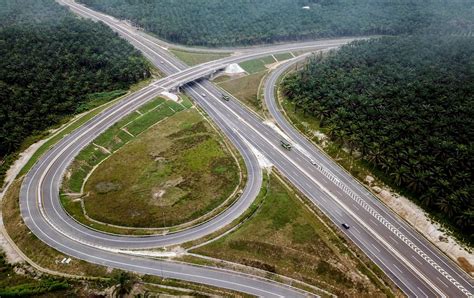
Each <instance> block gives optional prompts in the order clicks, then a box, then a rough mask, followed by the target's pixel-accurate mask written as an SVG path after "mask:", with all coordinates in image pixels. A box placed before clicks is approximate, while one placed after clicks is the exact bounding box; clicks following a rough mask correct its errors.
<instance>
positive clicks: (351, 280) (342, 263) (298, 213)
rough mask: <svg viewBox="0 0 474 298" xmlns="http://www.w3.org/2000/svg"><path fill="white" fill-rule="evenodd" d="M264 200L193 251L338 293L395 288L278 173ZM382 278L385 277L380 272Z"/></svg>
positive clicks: (372, 293) (378, 292) (381, 292)
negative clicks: (240, 220)
mask: <svg viewBox="0 0 474 298" xmlns="http://www.w3.org/2000/svg"><path fill="white" fill-rule="evenodd" d="M265 187H266V188H265V196H264V199H263V203H261V205H260V206H259V208H258V209H257V210H256V212H255V214H254V215H253V216H252V217H251V218H250V219H249V220H248V221H246V222H244V223H243V224H242V225H241V226H240V227H239V228H238V229H237V230H235V231H233V232H231V233H230V234H228V235H225V236H223V237H222V238H219V239H217V240H215V241H213V242H211V243H209V244H207V245H205V246H202V247H198V248H196V249H194V250H192V251H191V252H193V253H196V254H201V255H205V256H209V257H213V258H217V259H223V260H227V261H231V262H236V263H240V264H243V265H247V266H250V267H255V268H258V269H262V270H265V271H268V272H270V273H276V274H280V275H284V276H288V277H292V278H294V279H297V280H300V281H303V282H305V283H308V284H311V285H315V286H317V287H320V288H322V289H325V290H327V291H329V292H331V293H333V294H336V295H343V296H361V295H362V296H372V297H373V296H377V295H386V294H389V293H390V292H391V290H390V289H389V288H387V287H386V286H385V285H383V282H382V281H381V280H382V279H379V278H378V277H377V276H376V274H377V275H378V274H379V273H376V274H374V273H373V272H371V271H370V270H369V269H368V268H367V267H366V265H364V263H363V262H362V261H361V260H360V259H358V258H357V257H355V256H354V255H353V254H352V253H351V251H350V249H349V247H348V246H347V244H346V242H345V240H344V238H342V237H340V236H338V235H337V234H336V233H335V232H334V231H333V230H332V228H330V227H329V226H328V225H327V224H325V223H324V222H323V221H322V219H321V217H319V216H317V215H315V213H313V212H312V211H311V210H309V209H308V207H307V206H306V205H305V204H304V203H303V202H302V201H301V200H300V199H299V198H298V197H297V196H296V195H295V193H294V191H293V190H291V189H289V188H287V186H286V185H285V184H284V183H283V182H282V181H281V180H280V179H279V178H277V176H276V175H275V174H272V175H270V176H269V180H267V183H266V184H265ZM379 277H380V278H383V275H380V276H379Z"/></svg>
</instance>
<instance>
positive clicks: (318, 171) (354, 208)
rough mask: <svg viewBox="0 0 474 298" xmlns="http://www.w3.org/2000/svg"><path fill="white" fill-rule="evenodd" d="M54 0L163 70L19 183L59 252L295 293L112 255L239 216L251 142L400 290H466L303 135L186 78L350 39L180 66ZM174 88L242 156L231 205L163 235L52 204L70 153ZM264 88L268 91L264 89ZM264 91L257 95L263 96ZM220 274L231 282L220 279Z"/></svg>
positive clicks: (253, 173)
mask: <svg viewBox="0 0 474 298" xmlns="http://www.w3.org/2000/svg"><path fill="white" fill-rule="evenodd" d="M61 2H62V3H63V4H66V5H68V6H69V7H71V9H72V10H73V11H74V12H76V13H78V14H80V15H83V16H85V17H91V18H95V19H96V20H102V21H104V22H105V23H106V24H107V25H109V26H111V27H112V28H113V29H114V30H116V31H117V32H118V33H119V34H120V35H122V36H123V37H124V38H126V39H127V40H129V41H130V42H131V43H132V44H133V45H134V46H136V47H137V48H138V49H140V50H141V51H142V52H143V53H144V54H145V55H146V56H147V57H148V58H149V59H150V60H151V61H152V62H153V63H154V64H155V65H156V66H157V67H159V68H160V69H161V70H162V71H163V72H164V73H165V74H167V75H168V76H167V77H165V78H163V79H161V80H158V81H156V82H154V83H153V84H151V85H150V86H148V87H146V88H144V89H142V90H140V91H138V92H136V93H134V94H131V95H129V96H127V97H126V98H125V99H124V100H122V101H120V102H119V103H118V104H116V105H114V106H113V107H111V108H109V109H107V110H106V111H104V112H103V113H101V114H100V115H98V116H97V117H95V118H93V119H91V120H90V121H89V122H87V123H86V124H85V125H83V126H82V127H80V128H79V129H77V130H76V131H74V132H73V133H71V134H70V135H68V136H67V137H66V138H64V139H63V140H61V141H60V142H59V143H58V144H57V145H56V146H54V147H53V148H52V149H51V150H50V151H48V152H47V153H46V154H45V155H44V156H43V157H42V158H41V159H40V160H39V161H38V163H37V164H36V165H35V166H34V167H33V169H32V170H31V171H30V172H29V173H28V174H27V176H26V177H25V180H24V182H23V184H22V189H21V194H20V208H21V212H22V216H23V218H24V220H25V223H26V224H27V225H28V227H29V228H30V229H31V230H32V231H33V233H34V234H35V235H36V236H38V238H40V239H41V240H43V241H44V242H46V243H47V244H48V245H50V246H52V247H54V248H55V249H57V250H59V251H61V252H63V253H65V254H68V255H71V256H74V257H77V258H80V259H84V260H86V261H90V262H93V263H98V264H104V265H107V266H111V267H115V268H122V269H127V270H132V271H136V272H141V273H150V274H156V275H166V276H167V277H172V278H177V279H183V280H190V281H196V282H201V283H206V284H210V285H214V286H219V287H224V288H229V289H233V290H237V291H242V292H246V293H250V294H254V295H259V296H270V295H276V296H278V295H283V296H296V295H301V294H303V293H301V292H299V291H297V290H295V289H292V288H288V287H286V286H284V285H281V284H277V283H274V282H270V281H267V280H263V279H258V278H252V277H249V276H243V275H241V274H238V273H234V272H226V274H223V273H222V272H221V270H215V269H209V268H197V267H194V266H190V265H184V264H176V263H168V262H161V261H157V260H149V259H143V258H137V257H132V256H129V255H125V254H120V253H119V252H120V251H121V250H122V251H123V250H128V249H137V248H149V247H158V246H167V245H172V244H179V243H182V242H185V241H189V240H192V239H197V238H200V237H202V236H204V235H207V234H209V233H212V232H213V231H215V230H217V229H219V228H220V227H223V226H225V225H226V224H228V223H230V222H231V221H232V220H233V219H235V218H237V217H238V216H239V215H240V214H242V213H243V212H244V211H245V210H246V209H247V208H248V206H249V205H250V204H251V202H252V201H253V199H254V198H255V196H256V194H257V193H258V190H259V189H260V186H261V175H262V174H261V170H260V168H259V166H258V162H257V160H256V158H255V156H254V154H253V152H252V151H251V150H250V148H249V146H248V144H251V146H253V147H254V148H255V149H257V150H258V151H260V152H261V153H262V154H264V155H265V156H266V157H267V158H268V159H269V160H270V161H271V162H272V163H273V164H274V165H275V167H276V168H278V169H279V170H280V172H282V173H283V175H285V176H286V177H287V178H288V179H289V180H290V181H291V182H292V183H293V184H294V185H295V186H296V187H297V188H298V189H299V190H300V191H301V192H302V193H304V194H305V195H307V197H308V198H309V199H310V200H311V201H313V202H314V203H315V204H316V205H317V206H318V207H319V208H320V209H321V210H323V211H324V212H325V213H326V214H327V215H328V217H329V218H331V219H332V220H333V221H334V222H335V223H336V224H338V225H339V224H340V223H342V222H347V223H349V224H350V225H351V229H350V230H348V231H346V234H347V236H348V237H349V238H350V239H352V240H353V241H354V243H356V244H357V245H358V246H359V247H360V248H361V249H362V250H363V251H364V252H365V253H367V255H368V256H369V257H371V258H372V259H373V260H374V261H375V262H376V263H377V264H379V266H380V267H381V268H382V269H383V270H384V271H385V272H386V273H387V275H388V276H390V277H391V278H392V279H393V280H394V282H395V283H396V284H397V285H398V286H399V287H400V288H401V289H402V290H403V291H404V292H405V293H407V294H408V295H410V296H419V297H423V296H430V297H431V296H450V297H460V296H463V295H464V296H466V295H472V294H471V293H472V292H473V285H472V279H469V277H467V275H466V274H463V273H462V272H460V269H459V268H457V266H455V264H454V263H452V262H450V261H449V260H448V259H447V258H446V257H444V255H442V253H440V252H439V251H437V250H436V249H434V248H433V247H432V246H431V245H430V244H429V243H427V241H426V240H424V238H423V237H422V236H421V235H418V234H417V233H416V232H415V231H414V230H413V229H412V228H411V227H409V226H408V225H406V224H405V223H404V222H403V221H402V220H400V219H399V218H397V217H396V216H394V215H392V213H391V212H390V211H389V210H387V209H386V208H385V207H384V206H382V205H381V204H380V203H378V201H377V200H376V199H375V198H373V197H371V195H370V193H368V192H367V190H365V189H364V188H363V187H362V186H361V185H359V184H357V182H355V181H354V180H353V179H352V178H351V177H350V176H349V175H347V173H345V172H344V171H342V170H341V169H340V168H338V167H337V165H335V164H333V163H332V162H331V161H330V160H329V159H328V158H327V157H325V155H324V154H322V153H321V152H319V151H318V150H317V148H315V147H314V146H313V145H311V144H310V143H305V140H304V138H303V137H301V136H300V135H299V134H298V133H297V132H295V133H296V135H292V134H291V132H290V131H288V130H287V128H285V127H284V126H283V125H281V123H280V121H281V119H280V120H279V119H278V118H277V117H276V119H277V122H278V124H279V125H281V127H282V129H283V130H284V131H285V132H286V133H287V135H288V137H286V138H287V139H291V141H292V142H293V143H294V145H295V146H294V147H295V150H292V151H290V152H287V151H285V150H284V149H283V148H281V146H280V145H279V141H280V139H281V138H282V136H281V135H280V133H279V132H278V131H277V130H275V129H273V128H272V127H271V126H269V125H266V124H265V123H264V122H263V121H262V120H263V119H260V118H259V117H257V116H256V115H255V114H254V113H252V112H250V111H249V110H247V109H246V108H245V107H243V106H242V105H241V104H240V103H239V102H238V101H237V100H235V99H232V100H231V101H229V102H224V101H222V100H221V99H220V98H221V92H222V91H220V90H219V89H218V88H216V87H215V86H214V85H213V84H211V83H210V82H209V81H207V80H199V81H197V82H194V81H196V80H197V79H199V78H202V77H205V76H207V75H209V74H212V73H214V72H215V71H217V70H219V69H222V68H223V67H225V66H227V65H228V64H230V63H235V62H240V61H244V60H248V59H252V58H256V57H263V56H266V55H268V54H269V53H282V52H288V51H294V50H309V49H311V50H318V49H327V48H333V47H336V46H339V45H342V44H344V43H347V42H349V41H351V40H352V39H338V40H326V41H318V42H311V43H301V44H293V45H278V46H274V47H265V48H263V49H257V48H255V49H252V50H248V51H243V52H242V53H241V54H240V55H239V56H231V57H228V58H224V59H221V60H218V61H212V62H209V63H205V64H202V65H199V66H196V67H189V68H188V67H187V66H186V65H184V64H183V63H181V62H179V61H178V60H177V59H176V58H174V57H173V56H172V55H170V53H169V52H168V51H166V49H164V48H163V47H162V46H160V45H157V44H155V43H154V42H153V41H152V39H148V38H146V37H144V34H143V33H141V34H137V33H136V32H135V31H133V29H130V28H127V27H126V26H124V25H123V24H121V23H117V22H116V21H114V20H113V19H111V18H109V17H107V16H105V15H102V14H99V13H97V14H95V13H94V12H93V11H91V10H90V9H86V8H84V7H82V6H80V5H77V4H75V3H74V2H71V1H61ZM272 77H273V76H272ZM190 82H193V83H190ZM180 86H181V87H182V88H183V90H184V91H185V92H186V93H188V94H189V95H191V96H192V97H193V99H194V100H195V101H196V102H197V103H198V104H199V105H200V106H201V107H202V108H203V109H204V110H205V111H206V113H207V114H208V115H209V116H210V117H211V118H212V119H213V120H214V121H215V123H216V124H217V125H218V126H219V127H220V128H221V129H222V131H223V132H224V133H225V134H226V136H227V137H228V138H229V139H230V140H231V141H232V143H233V144H234V145H235V146H236V148H237V149H238V150H239V152H240V153H241V154H242V156H243V158H244V161H245V163H246V166H247V170H248V176H249V178H248V184H247V185H246V187H245V189H244V193H243V194H242V196H241V197H240V198H239V199H238V201H237V203H235V204H234V205H232V206H231V207H230V208H229V209H227V210H226V212H224V213H222V214H221V215H220V216H218V217H216V218H214V219H213V220H211V221H209V222H208V223H205V224H203V225H199V226H197V227H193V228H191V229H188V230H185V231H183V232H179V233H176V234H170V235H165V236H149V237H124V236H117V235H110V234H104V233H100V232H98V231H93V230H90V229H88V228H86V227H84V226H82V225H80V224H79V223H77V222H75V221H74V220H73V219H71V218H70V217H69V216H68V215H67V214H66V213H65V212H64V210H63V209H62V207H61V205H60V203H59V198H58V192H59V186H60V182H61V178H62V176H63V174H64V172H65V170H66V168H67V166H68V165H69V164H70V162H72V160H73V159H74V157H75V156H76V155H77V154H78V153H79V151H80V150H81V149H82V148H84V147H85V146H86V145H87V144H89V143H90V142H91V141H92V140H93V139H94V138H95V137H97V136H98V135H99V134H100V133H101V132H103V131H105V130H106V129H107V128H108V127H110V126H111V125H112V124H113V123H115V122H117V121H118V120H119V119H121V118H122V117H124V116H125V115H127V114H128V113H130V112H132V111H134V110H136V109H137V108H138V107H139V106H140V105H142V104H143V103H145V102H147V101H148V100H151V99H152V98H154V97H156V96H157V95H158V94H160V93H161V92H162V91H165V90H170V89H173V88H176V87H180ZM269 86H271V85H269ZM270 89H272V88H270ZM266 91H268V92H271V91H269V90H267V88H266ZM203 94H205V95H206V96H203ZM268 94H269V93H267V96H266V101H268V100H269V98H271V96H268ZM267 104H268V103H267ZM269 106H270V105H269ZM272 114H273V113H272ZM283 120H284V119H283ZM289 128H291V127H289ZM306 142H307V141H306ZM310 158H312V159H314V160H317V161H318V165H317V166H314V165H312V164H311V163H310V162H309V160H310ZM344 175H346V176H348V177H346V176H344ZM159 268H161V271H160V270H159ZM163 268H164V270H163ZM229 280H230V281H235V282H228V281H229Z"/></svg>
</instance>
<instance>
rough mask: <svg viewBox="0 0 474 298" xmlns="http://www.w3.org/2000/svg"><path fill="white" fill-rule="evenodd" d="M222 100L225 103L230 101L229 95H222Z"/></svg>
mask: <svg viewBox="0 0 474 298" xmlns="http://www.w3.org/2000/svg"><path fill="white" fill-rule="evenodd" d="M222 99H223V100H225V101H229V100H230V97H229V95H225V94H222Z"/></svg>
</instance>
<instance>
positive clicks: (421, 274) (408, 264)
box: [197, 83, 469, 296]
mask: <svg viewBox="0 0 474 298" xmlns="http://www.w3.org/2000/svg"><path fill="white" fill-rule="evenodd" d="M197 84H198V85H199V86H200V87H201V88H202V89H203V90H205V91H208V92H209V90H207V89H206V88H205V87H204V86H202V84H200V83H197ZM211 96H212V97H214V98H215V99H216V100H217V98H216V97H215V96H214V95H213V94H211ZM222 106H223V107H224V108H226V109H229V110H230V111H231V112H232V113H234V114H235V115H237V113H236V112H234V111H233V110H231V109H230V108H229V107H228V106H227V105H222ZM210 107H211V108H213V109H214V110H215V108H214V107H212V106H210ZM242 123H244V124H246V125H247V126H249V127H251V128H252V129H253V130H254V132H255V133H256V134H258V135H260V137H262V139H264V140H265V141H266V142H267V143H268V144H269V145H270V146H272V147H273V148H274V149H275V150H276V151H279V152H280V153H281V154H282V156H283V157H285V158H286V159H288V160H290V162H291V161H292V160H291V159H290V157H288V155H287V154H284V153H283V151H282V150H281V149H280V148H279V147H277V146H275V144H273V143H272V142H270V141H269V140H268V139H267V138H265V137H264V136H263V135H262V134H261V133H260V132H259V131H258V130H256V129H255V128H254V127H253V126H252V125H251V124H250V123H248V122H247V121H243V122H242ZM263 152H265V151H263ZM293 164H294V162H293ZM295 166H296V167H298V165H296V164H295ZM298 168H299V169H300V171H301V172H303V173H304V174H305V175H306V176H307V177H308V178H309V179H311V180H313V182H314V183H316V184H317V185H318V186H319V187H320V188H321V189H323V190H324V191H325V192H326V193H327V194H328V195H329V196H330V197H332V198H333V199H334V200H335V201H337V202H338V203H339V205H341V207H343V208H344V209H346V211H347V212H348V213H349V214H350V215H351V216H353V217H354V218H355V219H357V220H358V221H359V223H360V224H361V225H364V226H365V228H366V229H367V230H368V231H370V232H371V233H372V235H374V236H375V237H376V238H377V239H379V241H380V242H381V243H383V244H384V246H386V247H387V248H388V249H389V250H391V251H392V252H393V253H394V254H395V255H396V256H397V257H398V258H399V259H400V260H402V261H403V262H404V263H405V264H406V265H407V266H408V267H410V268H411V269H412V270H413V271H414V272H416V273H417V274H418V275H419V276H420V277H421V278H422V279H423V280H424V281H425V282H426V283H427V284H428V285H430V287H432V288H433V289H434V290H435V291H436V292H437V293H438V294H439V295H440V296H445V294H444V293H443V292H442V291H441V290H440V289H439V288H438V287H436V285H434V284H433V283H432V282H431V281H430V280H429V279H428V278H427V277H426V276H425V275H424V274H423V273H421V272H420V271H419V270H418V269H417V268H415V267H414V266H413V265H412V264H411V263H410V262H409V261H408V260H407V259H406V258H405V257H404V256H403V255H402V254H401V253H400V252H398V250H395V249H394V248H393V247H392V246H391V245H390V244H389V243H388V242H386V241H385V239H383V238H382V237H381V236H380V235H379V234H378V233H377V232H375V231H374V230H373V229H372V228H371V227H370V226H368V225H367V224H366V223H365V222H364V221H363V220H362V219H361V218H360V217H359V216H358V215H356V214H355V213H354V212H352V210H350V209H349V208H348V207H347V205H346V204H345V203H343V202H342V201H341V200H340V199H339V198H337V197H336V196H334V195H333V194H332V193H331V192H330V191H328V190H327V189H326V188H325V187H324V186H323V185H322V184H321V183H320V182H318V181H317V180H315V179H314V177H312V176H311V175H309V174H308V173H307V172H306V171H305V170H304V169H302V168H300V167H298ZM333 180H334V181H339V180H338V179H337V178H333ZM357 199H358V200H357V201H358V202H360V203H359V204H360V205H362V206H363V207H364V208H365V209H367V210H368V211H369V213H371V214H372V215H373V216H374V217H376V218H377V219H379V221H384V222H383V223H384V225H386V226H387V227H389V229H390V230H391V231H392V232H395V231H396V232H397V236H399V237H403V239H402V240H403V241H404V242H405V243H407V244H408V243H410V244H411V245H409V246H410V247H411V248H412V249H413V247H412V246H414V244H413V243H412V242H411V240H409V239H408V238H406V237H405V236H404V235H403V234H401V233H400V232H399V231H398V230H396V229H395V228H394V227H393V225H392V224H391V223H390V222H388V221H387V220H386V219H385V218H383V217H382V216H380V215H379V214H378V213H377V212H376V211H375V210H374V209H373V208H372V207H370V206H369V205H368V204H367V203H366V202H365V201H363V200H362V199H361V198H360V197H358V196H357ZM394 230H395V231H394ZM416 248H417V247H416ZM417 249H418V251H416V250H415V251H416V252H417V253H419V252H421V253H423V252H422V251H421V250H420V249H419V248H417ZM423 254H424V253H423ZM424 255H425V256H426V254H424ZM426 257H428V256H426ZM428 258H429V257H428ZM430 260H431V259H430ZM430 264H431V265H432V266H433V267H434V264H435V265H436V263H434V261H432V260H431V263H430ZM435 269H436V267H435ZM443 271H444V270H443ZM440 273H442V272H440ZM444 273H446V274H447V272H446V271H444ZM442 274H443V273H442ZM449 276H450V275H449ZM451 278H452V277H451ZM458 285H459V286H460V287H461V288H462V289H461V288H459V287H458V288H459V289H460V290H461V291H463V292H464V291H467V290H466V289H465V288H464V287H463V286H462V285H460V284H459V283H458ZM468 293H469V292H468Z"/></svg>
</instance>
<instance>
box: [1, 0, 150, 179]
mask: <svg viewBox="0 0 474 298" xmlns="http://www.w3.org/2000/svg"><path fill="white" fill-rule="evenodd" d="M0 7H2V9H1V10H0V166H1V165H2V160H6V158H5V157H6V156H7V155H8V154H11V153H12V152H14V151H15V150H16V149H18V148H19V146H20V144H21V143H22V141H23V140H24V139H25V138H26V137H28V136H29V135H31V134H33V133H36V132H39V131H42V130H44V129H46V128H48V127H50V126H51V125H54V124H56V123H58V122H59V121H60V120H61V119H63V118H64V117H65V116H67V115H72V114H74V113H75V112H76V110H77V109H78V108H79V107H81V105H83V104H84V103H86V102H87V101H88V100H89V98H90V97H89V96H88V95H89V94H92V93H97V92H104V91H112V90H117V89H127V88H128V87H129V86H130V85H131V84H133V83H135V82H137V81H139V80H141V79H143V78H144V77H147V76H149V66H148V63H147V62H146V61H145V59H144V58H142V56H141V55H140V53H139V52H138V51H136V50H135V49H134V48H133V47H132V46H131V45H129V44H128V43H127V42H126V41H124V40H123V39H121V38H120V37H118V36H117V35H116V34H115V33H114V32H113V31H111V30H110V29H109V28H107V27H106V26H105V25H103V24H98V23H93V22H92V21H87V20H81V19H78V18H75V17H74V16H73V15H72V13H70V12H69V11H68V10H67V9H65V8H63V7H61V6H60V5H58V4H57V3H56V2H54V0H25V1H15V0H0ZM4 170H5V167H3V171H2V170H0V178H1V176H2V172H4ZM0 180H1V179H0Z"/></svg>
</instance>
